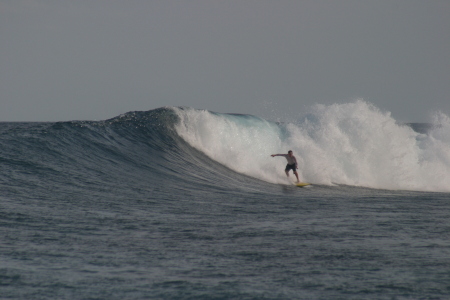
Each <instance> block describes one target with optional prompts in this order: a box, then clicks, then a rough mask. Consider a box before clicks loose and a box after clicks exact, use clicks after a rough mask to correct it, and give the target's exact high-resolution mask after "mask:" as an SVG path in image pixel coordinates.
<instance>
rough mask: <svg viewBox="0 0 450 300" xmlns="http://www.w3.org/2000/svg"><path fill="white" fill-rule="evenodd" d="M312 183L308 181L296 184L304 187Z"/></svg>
mask: <svg viewBox="0 0 450 300" xmlns="http://www.w3.org/2000/svg"><path fill="white" fill-rule="evenodd" d="M310 184H311V183H307V182H299V183H296V184H295V185H296V186H298V187H304V186H307V185H310Z"/></svg>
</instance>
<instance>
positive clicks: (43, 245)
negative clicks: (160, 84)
mask: <svg viewBox="0 0 450 300" xmlns="http://www.w3.org/2000/svg"><path fill="white" fill-rule="evenodd" d="M288 150H292V151H293V153H294V156H296V158H297V161H298V167H299V169H298V173H299V176H300V180H301V181H304V182H309V183H311V185H310V186H307V187H303V188H299V187H296V186H295V185H294V184H293V182H294V179H295V177H294V176H293V174H292V173H291V174H290V176H289V177H287V176H286V175H285V173H284V168H285V165H286V159H285V158H284V157H278V156H276V157H271V154H285V153H287V151H288ZM0 299H450V118H449V117H448V116H447V115H445V114H444V113H439V112H437V113H436V114H434V116H433V117H432V118H431V121H430V122H429V123H409V124H407V123H402V122H399V121H397V120H395V119H394V118H393V117H392V116H391V114H390V113H389V112H385V111H382V110H380V109H379V108H377V107H375V106H374V105H372V104H371V103H368V102H365V101H362V100H358V101H355V102H351V103H341V104H332V105H316V106H313V107H311V108H309V109H307V110H305V111H304V112H303V111H302V112H298V117H296V118H295V119H294V120H289V121H286V120H279V119H273V120H271V119H269V118H262V117H258V116H255V115H245V114H229V113H218V112H213V111H208V110H202V109H194V108H189V107H161V108H158V109H153V110H149V111H134V112H128V113H124V114H122V115H119V116H117V117H114V118H112V119H108V120H103V121H68V122H2V123H0Z"/></svg>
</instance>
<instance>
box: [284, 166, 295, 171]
mask: <svg viewBox="0 0 450 300" xmlns="http://www.w3.org/2000/svg"><path fill="white" fill-rule="evenodd" d="M284 170H285V171H286V172H289V170H292V171H294V172H295V171H296V170H297V168H296V167H295V164H292V165H290V164H287V165H286V169H284Z"/></svg>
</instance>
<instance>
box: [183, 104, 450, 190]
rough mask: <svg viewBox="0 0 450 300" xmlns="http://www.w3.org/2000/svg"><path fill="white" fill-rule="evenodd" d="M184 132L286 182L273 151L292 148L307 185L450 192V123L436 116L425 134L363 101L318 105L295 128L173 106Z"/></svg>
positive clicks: (223, 157) (227, 158)
mask: <svg viewBox="0 0 450 300" xmlns="http://www.w3.org/2000/svg"><path fill="white" fill-rule="evenodd" d="M174 110H175V111H176V113H177V115H178V116H179V118H180V122H179V124H178V125H177V126H176V129H177V132H178V133H179V135H180V136H181V137H183V138H184V139H185V140H186V141H187V142H188V143H189V144H190V145H192V146H193V147H195V148H196V149H198V150H200V151H202V152H203V153H205V154H206V155H208V156H209V157H211V158H212V159H214V160H215V161H217V162H220V163H221V164H223V165H225V166H227V167H228V168H230V169H232V170H234V171H236V172H239V173H243V174H246V175H249V176H252V177H255V178H258V179H261V180H264V181H267V182H271V183H283V182H285V180H284V178H283V175H282V174H284V173H283V168H282V167H280V165H281V164H282V163H281V162H280V161H277V160H275V159H269V158H268V157H269V155H270V154H271V153H280V152H282V153H287V151H288V150H293V152H294V154H296V155H297V159H298V161H299V174H300V177H301V178H303V180H304V181H306V182H313V183H317V184H327V185H332V184H346V185H352V186H365V187H371V188H381V189H383V188H384V189H399V190H422V191H447V192H448V191H450V122H449V118H448V117H447V116H446V115H444V114H442V113H437V114H436V115H435V117H434V119H433V123H432V124H433V125H432V126H431V128H430V130H429V131H428V132H426V133H419V132H415V131H414V130H413V129H412V128H411V127H410V126H408V125H407V124H398V123H397V122H396V121H395V120H394V119H393V118H392V117H391V116H390V114H389V113H386V112H381V111H380V110H379V109H377V108H376V107H374V106H373V105H371V104H369V103H367V102H364V101H362V100H358V101H356V102H355V103H349V104H341V105H338V104H335V105H330V106H324V105H317V106H316V107H314V108H312V109H311V111H310V112H308V113H306V114H304V115H303V116H300V118H299V120H298V121H296V122H294V123H285V124H280V123H274V122H270V121H267V120H264V119H261V118H258V117H255V116H250V115H230V114H218V113H212V112H209V111H206V110H203V111H199V110H194V109H179V108H174Z"/></svg>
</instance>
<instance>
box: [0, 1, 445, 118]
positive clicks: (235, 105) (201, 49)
mask: <svg viewBox="0 0 450 300" xmlns="http://www.w3.org/2000/svg"><path fill="white" fill-rule="evenodd" d="M356 98H363V99H365V100H367V101H369V102H371V103H373V104H374V105H375V106H377V107H378V108H380V109H381V110H383V111H390V112H391V113H392V116H393V117H394V118H396V119H397V120H399V121H403V122H423V121H427V120H428V116H429V114H430V113H431V112H433V111H435V110H441V111H442V112H444V113H446V114H450V1H449V0H442V1H439V0H434V1H433V0H428V1H424V0H419V1H416V0H373V1H362V0H323V1H322V0H308V1H301V0H294V1H283V0H271V1H269V0H253V1H246V0H237V1H234V0H223V1H222V0H220V1H216V0H198V1H196V0H190V1H181V0H180V1H172V0H161V1H156V0H155V1H148V0H147V1H144V0H142V1H136V0H126V1H125V0H123V1H116V0H76V1H75V0H0V121H62V120H102V119H107V118H111V117H114V116H116V115H119V114H121V113H125V112H128V111H133V110H151V109H155V108H158V107H162V106H189V107H193V108H198V109H208V110H213V111H217V112H224V113H226V112H231V113H250V114H255V115H259V116H263V117H269V118H270V117H271V116H270V114H283V113H286V114H287V115H288V114H290V115H301V114H302V111H304V110H305V108H308V107H310V106H311V105H313V104H315V103H322V104H331V103H345V102H352V101H354V99H356Z"/></svg>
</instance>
